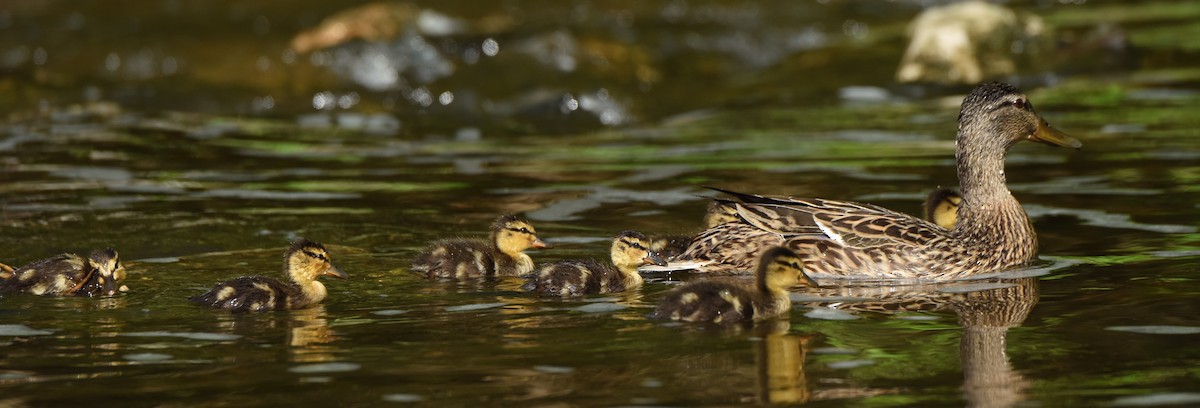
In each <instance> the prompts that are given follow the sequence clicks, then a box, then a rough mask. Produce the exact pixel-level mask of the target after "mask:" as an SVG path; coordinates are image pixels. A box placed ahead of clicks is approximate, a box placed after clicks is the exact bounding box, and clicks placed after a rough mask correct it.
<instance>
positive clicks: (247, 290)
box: [190, 238, 346, 312]
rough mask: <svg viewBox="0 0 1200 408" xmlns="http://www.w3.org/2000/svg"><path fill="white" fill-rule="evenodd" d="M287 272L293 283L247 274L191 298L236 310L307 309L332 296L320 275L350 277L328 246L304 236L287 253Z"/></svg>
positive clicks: (284, 260) (285, 267) (285, 260)
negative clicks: (331, 254)
mask: <svg viewBox="0 0 1200 408" xmlns="http://www.w3.org/2000/svg"><path fill="white" fill-rule="evenodd" d="M283 272H284V274H285V275H287V276H288V277H289V278H290V279H291V282H290V283H284V282H280V281H279V280H276V279H272V278H267V277H262V276H246V277H241V278H235V279H231V280H228V281H225V282H221V283H218V284H217V285H216V286H213V288H212V290H209V291H208V292H205V293H202V294H199V295H196V296H192V297H191V298H190V300H191V301H193V302H196V303H199V304H202V305H207V306H212V307H215V308H218V309H229V310H231V311H234V312H263V311H269V310H294V309H304V308H308V307H312V306H315V305H316V304H318V303H321V301H322V300H325V297H326V296H327V295H328V292H327V291H326V289H325V284H323V283H321V282H319V281H317V278H318V277H321V276H332V277H335V278H341V279H345V278H346V273H345V272H342V270H341V269H338V267H336V266H333V264H332V263H331V261H330V259H329V253H328V252H327V251H326V250H325V246H324V245H321V244H319V243H316V242H312V241H309V240H306V239H303V238H301V239H300V240H298V241H296V242H295V243H293V244H292V246H291V247H290V248H288V250H287V252H286V253H284V256H283Z"/></svg>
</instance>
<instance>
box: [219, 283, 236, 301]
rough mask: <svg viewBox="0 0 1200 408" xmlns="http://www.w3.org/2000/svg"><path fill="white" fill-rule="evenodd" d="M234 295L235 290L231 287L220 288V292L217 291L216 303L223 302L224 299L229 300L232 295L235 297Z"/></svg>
mask: <svg viewBox="0 0 1200 408" xmlns="http://www.w3.org/2000/svg"><path fill="white" fill-rule="evenodd" d="M236 294H237V289H234V288H233V286H226V287H224V288H221V290H219V291H217V301H218V302H224V301H225V299H229V298H231V297H233V295H236Z"/></svg>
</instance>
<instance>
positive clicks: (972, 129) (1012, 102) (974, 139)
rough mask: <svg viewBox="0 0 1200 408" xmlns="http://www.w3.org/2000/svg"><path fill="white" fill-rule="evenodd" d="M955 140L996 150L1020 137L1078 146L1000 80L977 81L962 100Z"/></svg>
mask: <svg viewBox="0 0 1200 408" xmlns="http://www.w3.org/2000/svg"><path fill="white" fill-rule="evenodd" d="M958 122H959V132H958V140H957V143H958V145H959V148H960V149H962V148H964V147H971V148H979V149H988V150H994V151H999V152H1004V151H1006V150H1008V148H1009V147H1011V146H1012V145H1014V144H1016V143H1017V142H1020V141H1022V140H1028V141H1032V142H1038V143H1045V144H1048V145H1051V146H1060V147H1069V148H1072V149H1078V148H1080V147H1082V146H1083V144H1082V143H1080V142H1079V140H1076V139H1075V138H1073V137H1071V136H1069V135H1067V134H1066V133H1063V132H1062V131H1060V130H1058V129H1055V128H1054V127H1053V126H1050V123H1048V122H1046V120H1045V119H1042V117H1041V116H1038V114H1037V112H1035V111H1034V110H1033V104H1032V103H1030V102H1029V98H1028V97H1027V96H1025V94H1024V93H1022V92H1021V90H1019V89H1017V88H1016V87H1014V86H1012V85H1009V84H1005V83H1000V82H988V83H984V84H981V85H979V86H977V87H975V89H974V90H973V91H971V93H970V94H969V95H967V97H966V98H964V99H963V103H962V110H961V111H959V114H958Z"/></svg>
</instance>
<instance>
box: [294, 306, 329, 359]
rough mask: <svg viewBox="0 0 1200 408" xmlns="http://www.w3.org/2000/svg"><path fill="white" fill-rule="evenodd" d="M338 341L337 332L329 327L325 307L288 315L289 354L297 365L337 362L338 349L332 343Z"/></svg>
mask: <svg viewBox="0 0 1200 408" xmlns="http://www.w3.org/2000/svg"><path fill="white" fill-rule="evenodd" d="M337 340H338V335H337V332H336V331H334V330H333V327H332V326H330V325H329V318H328V315H327V314H326V313H325V306H324V305H317V307H314V308H310V309H303V310H296V311H294V312H292V313H289V314H288V335H287V344H288V346H290V347H288V353H289V354H291V360H292V361H293V362H297V363H320V362H329V361H336V360H337V356H336V355H335V354H334V353H335V352H336V351H337V350H338V348H337V347H335V346H332V345H331V343H333V342H335V341H337Z"/></svg>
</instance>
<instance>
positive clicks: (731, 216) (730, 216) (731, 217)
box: [650, 200, 738, 259]
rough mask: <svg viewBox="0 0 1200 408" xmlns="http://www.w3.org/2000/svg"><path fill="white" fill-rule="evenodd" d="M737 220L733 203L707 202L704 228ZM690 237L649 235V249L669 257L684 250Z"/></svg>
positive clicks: (689, 243) (721, 201)
mask: <svg viewBox="0 0 1200 408" xmlns="http://www.w3.org/2000/svg"><path fill="white" fill-rule="evenodd" d="M737 220H738V216H737V206H736V205H735V203H733V202H731V201H726V200H712V201H711V202H709V204H708V210H707V211H705V213H704V228H713V227H716V226H718V225H721V224H724V223H727V222H734V221H737ZM692 238H693V236H692V235H657V236H653V237H650V250H651V251H654V253H656V254H658V255H659V256H661V257H663V259H670V258H673V257H676V256H679V255H680V254H682V253H683V251H686V250H687V248H688V247H689V246H690V245H691V244H692Z"/></svg>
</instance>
